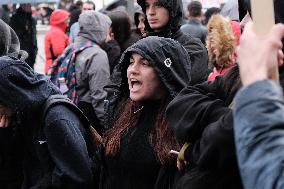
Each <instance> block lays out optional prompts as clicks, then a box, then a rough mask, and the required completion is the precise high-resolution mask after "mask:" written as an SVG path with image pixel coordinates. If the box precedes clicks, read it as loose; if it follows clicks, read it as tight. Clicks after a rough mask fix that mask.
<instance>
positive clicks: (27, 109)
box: [0, 56, 93, 189]
mask: <svg viewBox="0 0 284 189" xmlns="http://www.w3.org/2000/svg"><path fill="white" fill-rule="evenodd" d="M0 73H1V74H0V102H1V103H2V104H3V106H4V107H6V108H7V109H9V110H11V111H12V112H13V114H12V117H11V118H10V119H11V122H12V123H13V122H15V124H16V125H15V127H14V128H13V130H15V131H16V132H17V133H19V134H20V136H21V138H19V140H20V141H21V142H20V144H19V145H20V146H19V147H20V148H21V149H22V150H23V154H19V155H21V156H22V157H23V161H22V172H23V183H22V189H28V188H62V189H63V188H69V189H70V188H71V189H72V188H74V189H75V188H76V189H78V188H92V186H93V175H92V171H91V167H92V163H91V162H92V161H91V159H90V157H89V155H88V151H87V146H86V140H87V133H86V131H85V129H84V127H83V125H82V122H81V121H80V119H79V118H78V116H77V115H76V114H75V113H74V112H73V111H71V110H70V109H69V108H68V107H66V106H65V105H60V104H59V105H55V106H53V107H51V108H50V109H49V110H48V111H47V112H46V115H45V117H44V118H43V117H42V113H43V107H44V106H43V105H44V103H45V102H46V100H47V99H48V97H50V96H51V95H55V94H60V92H59V91H58V88H57V87H56V86H54V85H53V84H52V83H51V81H50V80H49V79H48V78H47V77H46V76H44V75H41V74H37V73H35V72H34V71H33V70H32V69H31V68H30V67H29V66H28V65H27V64H26V63H24V62H22V61H19V60H18V59H16V58H13V57H7V56H4V57H1V58H0ZM12 126H13V124H11V125H10V126H8V127H7V128H2V129H8V128H10V127H12ZM40 131H41V132H40Z"/></svg>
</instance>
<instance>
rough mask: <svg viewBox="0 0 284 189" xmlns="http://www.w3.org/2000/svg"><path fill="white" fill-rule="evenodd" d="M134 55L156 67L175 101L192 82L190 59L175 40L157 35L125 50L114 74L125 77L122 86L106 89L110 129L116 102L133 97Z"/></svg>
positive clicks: (120, 84)
mask: <svg viewBox="0 0 284 189" xmlns="http://www.w3.org/2000/svg"><path fill="white" fill-rule="evenodd" d="M132 53H138V54H140V55H141V56H142V57H144V58H146V59H147V60H148V61H149V62H150V64H151V65H153V67H154V69H155V70H156V72H157V74H158V75H159V77H160V78H161V81H162V83H163V85H164V86H165V87H166V90H167V92H168V93H169V94H170V96H171V98H174V97H175V96H176V95H177V94H178V93H179V91H180V90H181V89H183V88H184V87H186V86H187V85H189V83H190V73H191V65H190V59H189V56H188V54H187V53H186V50H185V48H184V47H183V46H181V45H180V44H179V43H178V42H177V41H175V40H172V39H168V38H163V37H157V36H149V37H146V38H144V39H141V40H139V41H138V42H136V43H135V44H133V45H132V46H130V47H129V48H128V49H126V50H125V52H124V53H123V55H122V57H121V59H120V63H119V64H118V66H117V69H116V70H115V72H116V73H114V75H116V74H117V75H119V76H118V77H120V78H121V81H120V83H119V85H108V86H107V87H106V88H105V89H106V90H107V92H108V100H107V101H106V107H107V110H106V112H105V113H106V116H105V117H106V120H107V121H106V124H105V126H107V128H109V127H110V126H111V122H112V118H111V117H113V116H114V115H113V114H114V109H115V108H114V107H115V106H116V103H117V102H118V101H119V100H120V99H121V97H123V96H125V95H128V94H129V89H128V81H127V74H126V72H127V67H128V65H129V60H130V56H131V55H132ZM167 65H168V66H169V67H168V66H167ZM120 74H121V75H120ZM112 82H114V83H117V82H116V81H112ZM109 121H110V122H109Z"/></svg>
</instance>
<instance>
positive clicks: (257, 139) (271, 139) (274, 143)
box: [234, 80, 284, 189]
mask: <svg viewBox="0 0 284 189" xmlns="http://www.w3.org/2000/svg"><path fill="white" fill-rule="evenodd" d="M234 105H235V107H234V130H235V141H236V147H237V156H238V163H239V168H240V173H241V177H242V180H243V184H244V187H245V188H249V189H254V188H257V189H268V188H274V189H278V188H279V189H280V188H284V168H283V161H284V142H283V141H284V100H283V93H282V89H281V88H280V87H279V86H278V85H277V84H276V83H275V82H273V81H269V80H264V81H259V82H256V83H254V84H251V85H249V86H247V87H245V88H243V89H241V90H240V91H239V92H238V94H237V96H236V98H235V103H234Z"/></svg>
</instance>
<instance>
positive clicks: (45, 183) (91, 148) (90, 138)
mask: <svg viewBox="0 0 284 189" xmlns="http://www.w3.org/2000/svg"><path fill="white" fill-rule="evenodd" d="M56 105H64V106H65V107H67V108H68V109H69V110H71V111H72V112H74V113H75V114H76V115H77V116H78V118H79V119H80V121H81V122H82V123H83V126H84V128H85V130H86V133H87V137H86V145H87V150H88V155H89V157H90V159H92V162H93V163H92V172H93V178H94V183H95V184H96V183H97V182H98V180H99V174H100V166H99V163H98V162H99V161H100V160H99V158H100V156H99V155H98V151H99V149H100V147H101V144H102V137H101V136H100V135H99V134H98V133H97V131H96V130H95V129H94V128H93V127H92V126H91V124H90V123H89V120H88V119H87V117H86V116H85V115H84V114H83V112H82V111H81V110H80V109H79V108H78V107H77V106H76V105H75V104H74V103H73V102H72V101H71V100H70V99H69V98H67V97H66V96H64V95H51V96H50V97H49V98H48V99H47V100H46V102H45V103H44V105H43V109H42V112H41V127H40V129H39V131H38V141H39V144H40V143H41V141H45V140H46V137H45V134H44V122H45V116H46V114H47V112H48V110H49V109H50V108H52V107H55V106H56ZM39 146H40V147H38V148H37V154H38V157H39V160H40V162H41V164H42V170H43V172H44V174H43V175H42V178H41V179H40V180H39V182H38V185H37V187H38V188H41V189H50V188H51V186H52V170H53V167H54V166H53V163H52V159H51V157H50V155H49V151H48V147H47V146H45V147H43V146H44V145H43V144H40V145H39Z"/></svg>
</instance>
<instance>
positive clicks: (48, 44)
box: [44, 9, 70, 73]
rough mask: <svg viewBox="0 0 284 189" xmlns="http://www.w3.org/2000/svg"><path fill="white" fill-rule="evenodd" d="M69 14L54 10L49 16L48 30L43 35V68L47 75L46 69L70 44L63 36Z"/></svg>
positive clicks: (66, 37)
mask: <svg viewBox="0 0 284 189" xmlns="http://www.w3.org/2000/svg"><path fill="white" fill-rule="evenodd" d="M69 15H70V14H69V12H67V11H65V10H60V9H58V10H55V11H53V12H52V14H51V16H50V25H51V27H50V30H49V31H48V32H47V33H46V34H45V43H44V45H45V57H46V62H45V68H44V71H45V73H47V71H48V68H49V67H50V66H51V64H52V62H53V61H54V60H55V58H57V57H58V56H59V55H61V54H62V52H63V51H64V49H65V48H66V47H67V46H68V45H69V44H70V41H69V38H68V36H67V35H66V34H65V32H66V29H67V21H66V20H67V19H68V17H69Z"/></svg>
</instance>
